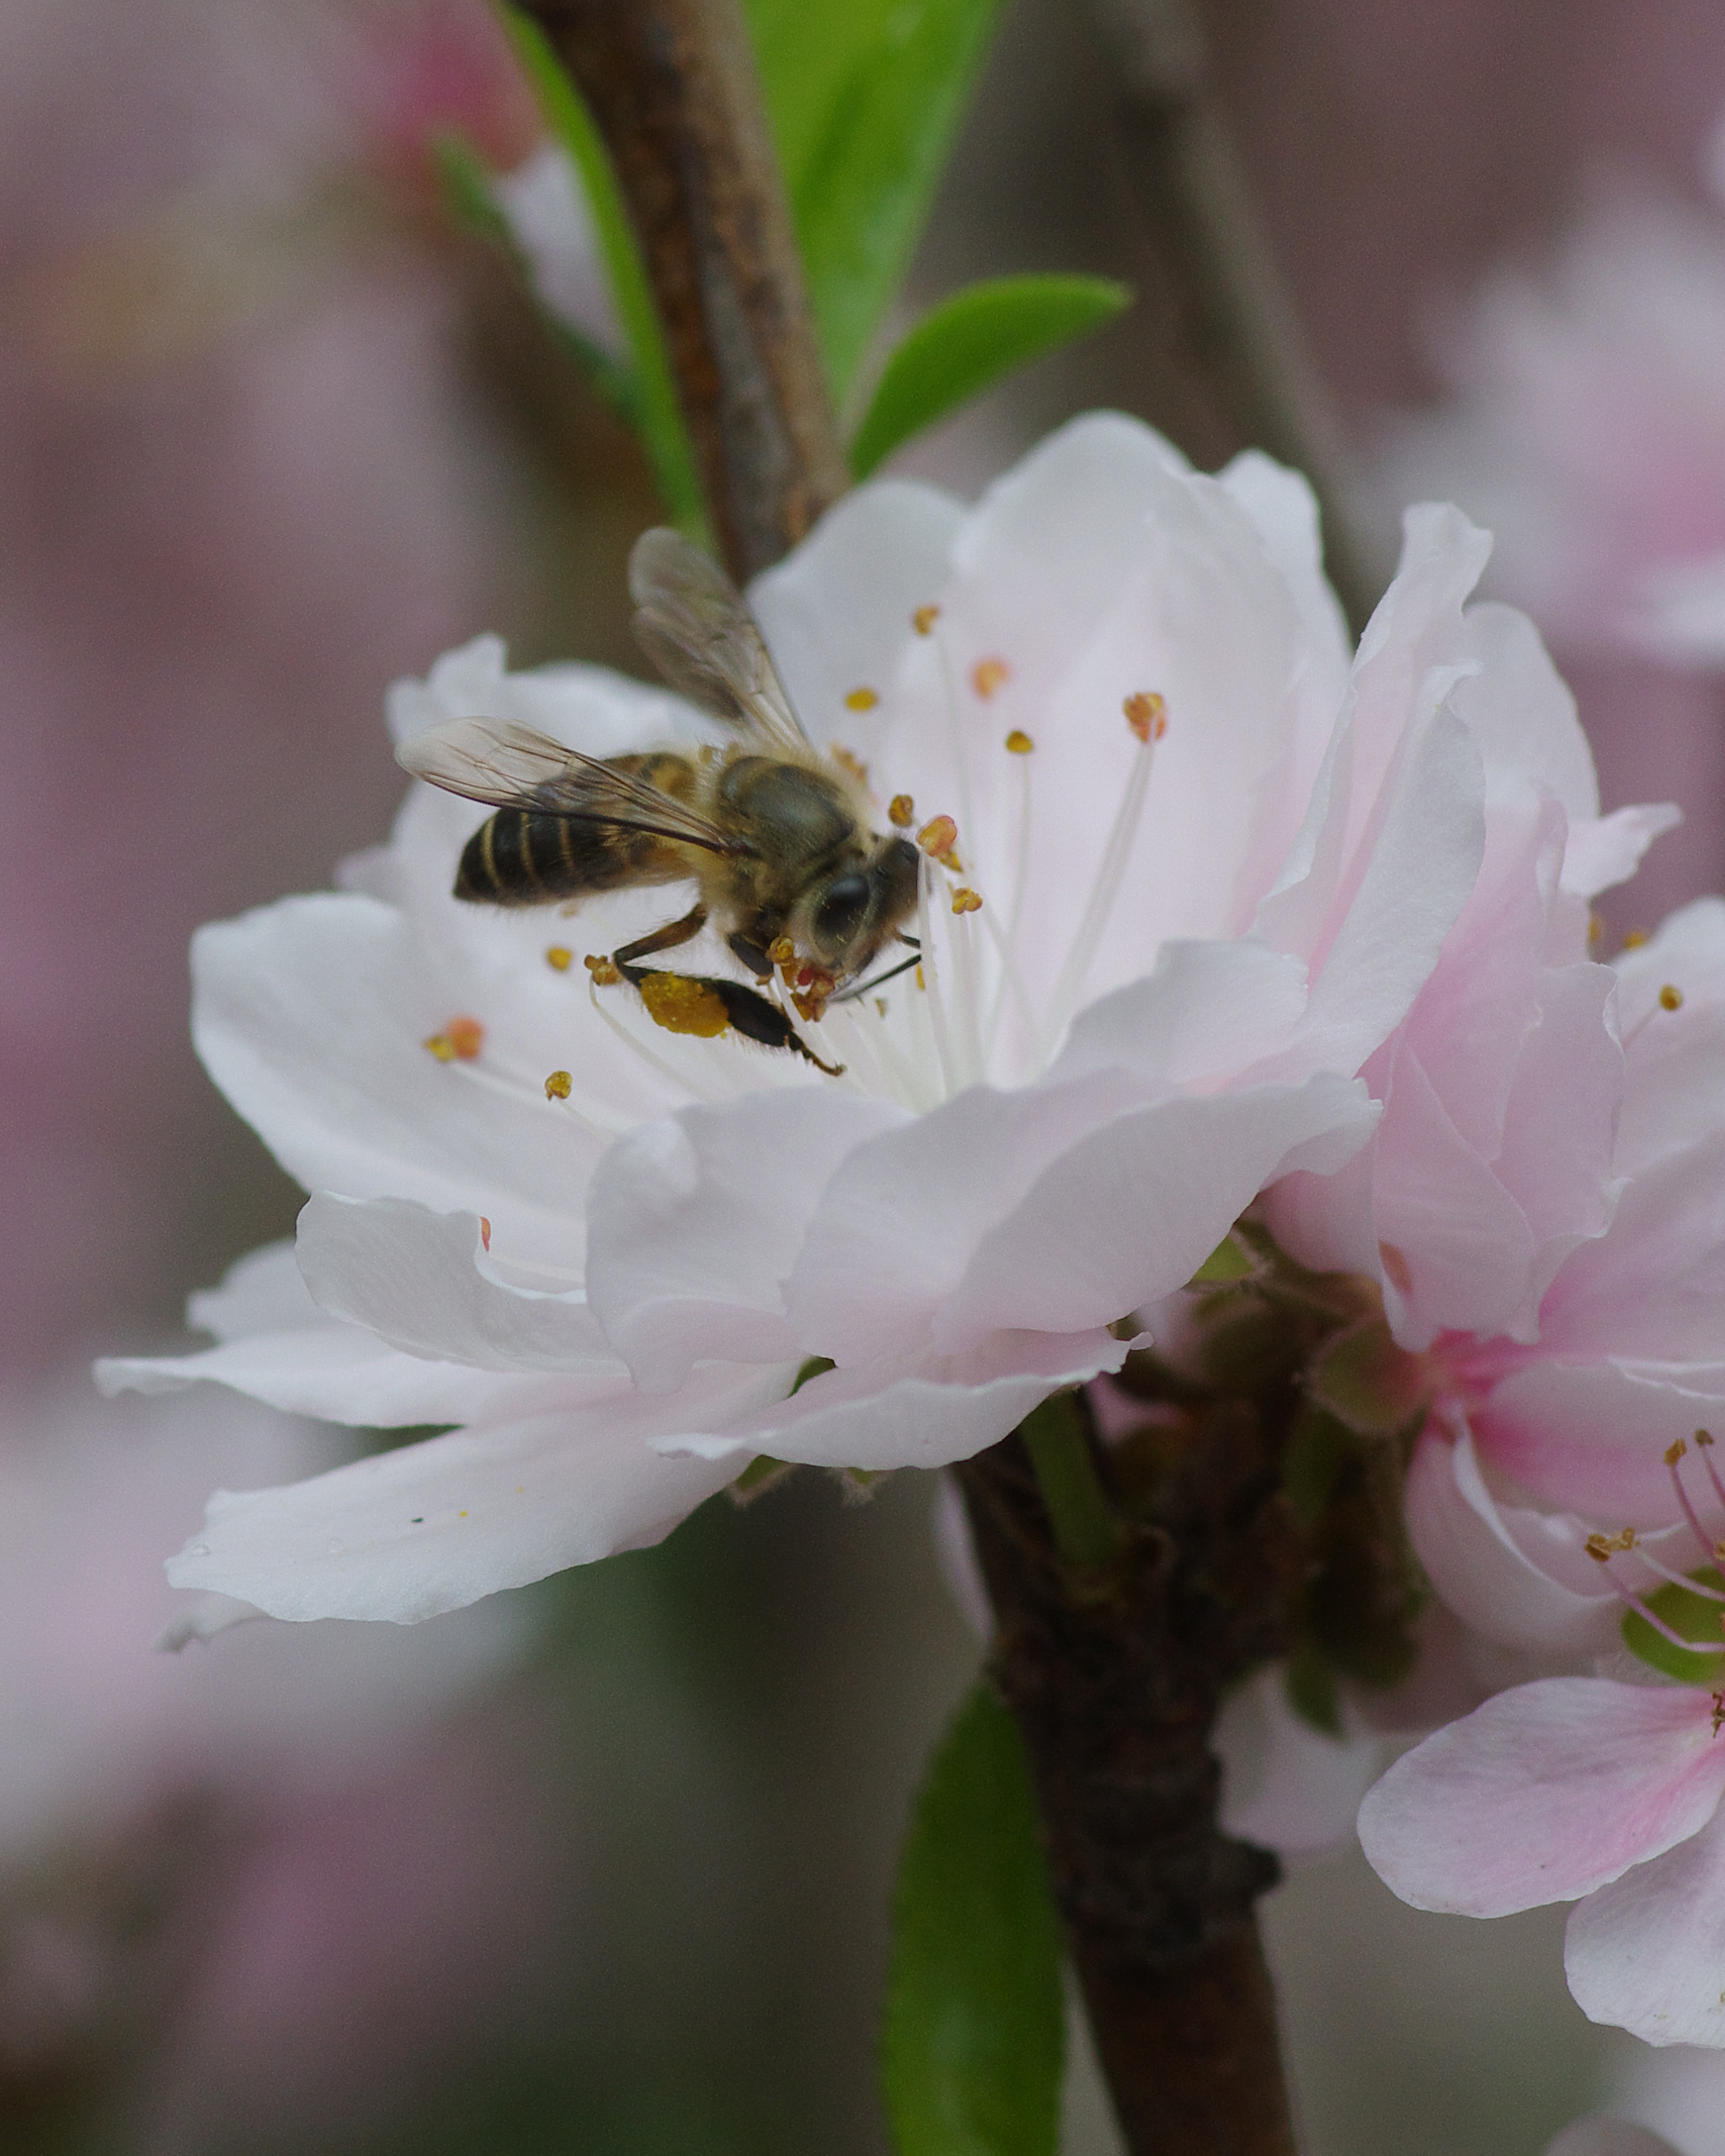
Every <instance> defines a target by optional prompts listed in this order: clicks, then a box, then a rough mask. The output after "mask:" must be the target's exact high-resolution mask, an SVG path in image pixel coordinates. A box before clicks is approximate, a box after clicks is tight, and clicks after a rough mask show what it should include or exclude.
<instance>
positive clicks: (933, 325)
mask: <svg viewBox="0 0 1725 2156" xmlns="http://www.w3.org/2000/svg"><path fill="white" fill-rule="evenodd" d="M1131 304H1132V293H1131V289H1130V286H1125V285H1118V284H1115V283H1114V281H1113V280H1112V279H1110V278H1108V277H1068V276H1060V277H1054V276H1049V277H990V278H988V279H985V280H984V281H983V282H982V283H981V284H978V285H968V286H965V288H964V291H962V292H954V293H953V296H952V297H951V298H950V299H948V300H943V301H942V302H941V303H940V305H939V306H938V307H935V308H934V309H933V310H932V312H929V313H927V314H925V315H924V316H923V318H922V319H921V322H919V323H917V324H916V328H914V329H913V330H911V333H910V334H909V335H908V336H907V337H906V338H905V340H904V342H903V343H902V344H900V345H898V346H897V347H896V349H895V350H894V352H893V355H892V356H891V358H890V359H889V360H888V361H887V363H886V367H885V370H884V372H883V373H882V375H881V377H880V381H879V383H878V384H877V385H876V387H875V392H874V396H873V400H872V401H871V403H870V404H869V407H868V412H867V413H866V414H865V415H864V417H863V424H862V425H861V426H859V427H858V428H857V435H856V440H854V441H853V442H852V445H851V469H852V472H855V474H856V476H857V478H859V479H864V478H868V474H869V473H870V472H872V471H873V469H874V467H875V466H876V465H877V464H879V462H880V461H881V459H882V458H883V457H884V456H890V455H891V453H892V452H893V451H894V450H895V449H896V448H897V447H898V446H899V445H900V442H904V441H908V440H910V438H911V435H914V434H919V433H920V432H921V430H922V429H923V428H924V427H927V426H932V424H933V423H934V422H935V421H936V420H937V419H944V418H945V417H946V415H947V414H948V413H949V412H952V411H955V410H956V409H957V408H958V407H959V405H960V404H963V403H967V402H968V401H969V398H973V397H975V396H979V395H980V393H981V392H982V391H984V390H985V389H988V388H991V387H993V385H994V384H995V383H996V382H999V381H1001V379H1002V378H1003V377H1004V376H1007V375H1009V374H1012V373H1013V372H1014V371H1016V370H1017V369H1018V368H1019V367H1023V366H1028V365H1029V364H1030V362H1031V361H1032V360H1039V359H1042V358H1043V357H1044V355H1046V354H1048V353H1049V352H1052V351H1055V350H1058V349H1059V347H1060V345H1062V344H1070V343H1071V341H1072V339H1074V338H1075V337H1082V336H1086V335H1087V334H1088V333H1089V332H1090V331H1091V330H1092V329H1100V328H1102V326H1103V323H1107V322H1112V321H1113V320H1114V317H1115V316H1116V315H1117V314H1119V313H1120V312H1122V311H1123V310H1124V308H1126V307H1130V305H1131Z"/></svg>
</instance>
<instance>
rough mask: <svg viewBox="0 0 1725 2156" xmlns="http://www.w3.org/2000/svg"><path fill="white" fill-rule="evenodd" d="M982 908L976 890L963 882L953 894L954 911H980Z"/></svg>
mask: <svg viewBox="0 0 1725 2156" xmlns="http://www.w3.org/2000/svg"><path fill="white" fill-rule="evenodd" d="M981 910H982V900H981V899H980V898H979V897H978V895H977V894H976V893H975V891H973V890H970V889H968V888H967V887H966V886H965V885H964V884H963V883H961V884H960V885H959V888H958V889H957V890H956V891H954V892H953V912H954V913H980V912H981Z"/></svg>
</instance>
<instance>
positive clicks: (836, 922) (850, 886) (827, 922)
mask: <svg viewBox="0 0 1725 2156" xmlns="http://www.w3.org/2000/svg"><path fill="white" fill-rule="evenodd" d="M867 912H868V878H867V877H866V876H864V875H862V874H861V873H858V872H857V871H855V870H852V873H850V874H849V875H847V876H839V877H836V878H834V879H833V881H832V882H831V883H829V884H828V885H827V887H826V894H825V897H824V898H823V899H821V901H820V905H818V906H816V908H815V909H814V933H815V936H816V937H817V938H818V939H819V941H820V942H822V943H825V944H827V945H836V944H841V943H842V942H844V941H845V940H846V937H850V936H852V935H854V934H855V933H856V931H857V929H858V928H859V927H860V926H862V923H863V915H865V914H866V913H867Z"/></svg>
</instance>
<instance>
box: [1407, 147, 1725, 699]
mask: <svg viewBox="0 0 1725 2156" xmlns="http://www.w3.org/2000/svg"><path fill="white" fill-rule="evenodd" d="M1716 162H1717V160H1716ZM1712 177H1713V178H1714V179H1715V182H1716V184H1717V181H1718V175H1717V173H1716V174H1714V175H1712ZM1443 357H1444V365H1445V372H1446V373H1447V375H1448V376H1449V377H1450V382H1451V384H1452V387H1453V392H1454V396H1453V401H1452V403H1451V404H1450V407H1449V408H1447V409H1446V410H1445V411H1443V412H1441V413H1440V414H1437V415H1436V416H1434V417H1433V418H1431V419H1428V420H1425V421H1423V422H1418V423H1409V424H1407V427H1406V429H1405V431H1404V433H1403V435H1402V440H1401V441H1400V443H1399V445H1398V446H1397V449H1396V450H1395V451H1394V452H1393V454H1392V455H1391V458H1390V460H1389V463H1388V467H1387V469H1386V474H1385V484H1386V491H1387V492H1388V493H1389V494H1391V495H1392V496H1395V497H1398V498H1406V497H1407V496H1408V495H1410V494H1413V495H1417V494H1423V493H1426V492H1428V491H1430V490H1431V489H1432V488H1438V489H1439V490H1441V491H1442V492H1444V493H1446V494H1453V495H1454V496H1455V499H1458V500H1461V501H1462V502H1464V503H1465V504H1466V505H1467V507H1468V508H1469V509H1470V510H1471V512H1472V513H1473V514H1474V515H1477V516H1479V517H1480V518H1482V520H1484V521H1486V522H1487V523H1489V524H1490V525H1491V526H1492V527H1493V530H1494V531H1496V533H1497V535H1498V565H1497V574H1498V582H1499V584H1500V588H1501V589H1502V590H1503V591H1504V592H1505V593H1506V594H1507V595H1509V596H1510V597H1512V598H1513V599H1514V600H1516V601H1517V603H1518V604H1519V605H1522V606H1526V607H1527V608H1528V609H1529V611H1530V612H1531V613H1532V614H1533V615H1534V616H1535V618H1536V619H1537V620H1538V621H1539V622H1541V625H1542V626H1543V627H1546V629H1547V630H1548V632H1550V633H1551V634H1552V635H1553V636H1554V637H1557V638H1559V639H1560V640H1562V642H1563V643H1566V644H1573V646H1574V647H1575V648H1578V649H1582V650H1589V649H1599V648H1602V647H1603V648H1607V649H1609V648H1613V647H1616V648H1630V649H1634V650H1637V651H1640V652H1642V653H1644V654H1648V655H1650V656H1653V657H1655V658H1658V659H1663V660H1664V661H1666V662H1668V663H1676V664H1691V665H1698V666H1703V667H1709V668H1717V667H1718V666H1719V665H1720V664H1722V663H1725V396H1722V394H1721V390H1720V382H1721V378H1722V373H1721V370H1722V360H1725V217H1722V216H1721V214H1720V211H1719V210H1718V209H1717V207H1716V208H1714V209H1712V211H1700V210H1695V209H1690V208H1689V207H1687V206H1686V205H1683V204H1681V203H1680V202H1677V201H1675V200H1671V199H1669V198H1660V197H1655V196H1652V195H1642V194H1637V193H1632V192H1630V191H1628V190H1626V189H1621V188H1619V189H1616V190H1615V191H1612V192H1609V193H1601V194H1599V195H1597V196H1596V198H1595V199H1594V201H1593V203H1592V204H1591V205H1590V206H1589V209H1588V210H1587V211H1585V213H1584V214H1583V216H1580V217H1579V218H1578V220H1577V221H1576V222H1575V224H1574V225H1573V228H1572V229H1571V231H1570V232H1569V233H1568V235H1567V238H1566V239H1565V241H1564V243H1563V244H1562V248H1560V249H1559V250H1558V251H1557V253H1556V254H1555V256H1554V257H1553V259H1551V261H1549V262H1548V263H1547V264H1546V265H1544V267H1543V268H1542V270H1541V271H1540V272H1539V273H1538V274H1537V275H1525V274H1520V273H1517V272H1514V271H1505V272H1503V273H1501V274H1499V275H1498V276H1497V277H1496V278H1495V279H1494V280H1493V281H1492V282H1491V283H1489V284H1488V285H1487V286H1486V288H1485V289H1484V291H1482V294H1481V295H1480V296H1479V297H1478V298H1477V301H1476V302H1474V303H1473V305H1472V307H1471V309H1470V310H1469V312H1467V314H1466V316H1465V317H1464V318H1462V319H1461V321H1460V322H1459V323H1456V324H1455V326H1454V327H1453V328H1452V329H1451V331H1450V335H1449V338H1448V340H1447V344H1446V347H1445V352H1444V355H1443Z"/></svg>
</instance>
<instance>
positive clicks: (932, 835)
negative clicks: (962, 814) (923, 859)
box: [916, 816, 959, 861]
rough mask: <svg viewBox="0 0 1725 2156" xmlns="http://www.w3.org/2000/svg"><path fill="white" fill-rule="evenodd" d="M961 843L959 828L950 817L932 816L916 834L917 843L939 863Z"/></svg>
mask: <svg viewBox="0 0 1725 2156" xmlns="http://www.w3.org/2000/svg"><path fill="white" fill-rule="evenodd" d="M958 842H959V827H958V825H956V824H955V823H954V822H953V819H952V818H951V817H950V816H932V817H931V818H930V819H929V820H928V821H927V823H926V824H925V825H923V826H922V829H921V830H920V831H918V832H917V834H916V843H917V845H918V846H921V849H922V851H924V852H925V853H927V854H932V856H933V857H934V858H935V859H936V860H937V861H938V860H939V859H940V857H941V856H942V855H943V853H950V852H951V851H952V850H953V847H954V846H956V845H957V844H958Z"/></svg>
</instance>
